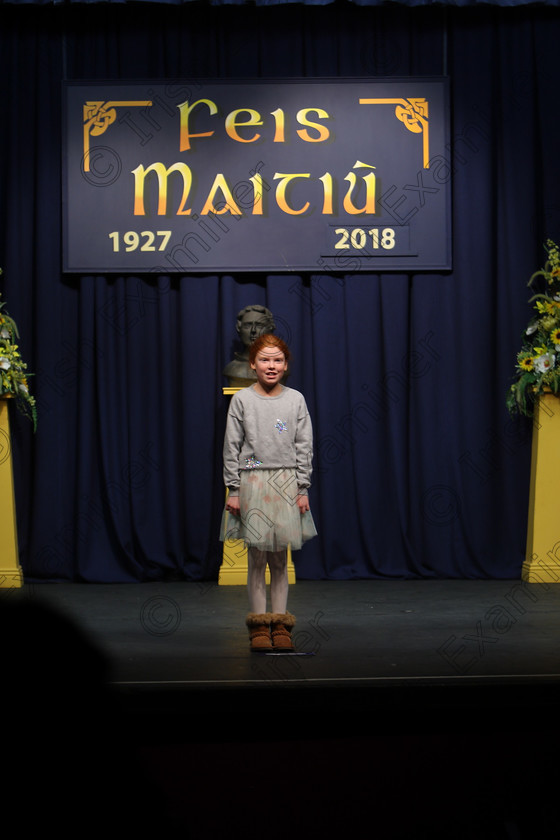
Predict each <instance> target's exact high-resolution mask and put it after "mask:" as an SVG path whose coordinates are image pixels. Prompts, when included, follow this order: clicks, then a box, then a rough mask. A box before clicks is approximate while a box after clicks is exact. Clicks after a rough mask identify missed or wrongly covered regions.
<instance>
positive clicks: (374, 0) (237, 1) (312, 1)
mask: <svg viewBox="0 0 560 840" xmlns="http://www.w3.org/2000/svg"><path fill="white" fill-rule="evenodd" d="M194 2H197V3H198V2H199V0H0V5H1V4H2V3H6V4H9V5H18V6H22V5H27V6H29V5H33V6H64V5H73V6H76V5H80V6H85V5H88V6H91V5H95V4H99V3H103V4H104V5H113V6H115V5H118V6H122V5H124V4H128V5H129V6H132V5H135V4H138V3H150V4H155V5H160V6H161V5H164V6H184V5H186V4H188V3H194ZM336 2H338V0H206V4H207V5H209V6H245V5H247V4H248V3H251V4H254V5H255V6H284V5H294V4H297V5H303V6H328V5H330V4H332V3H336ZM347 2H349V3H355V4H356V5H357V6H386V5H387V3H388V2H390V3H391V4H392V5H400V6H414V7H418V6H429V7H433V6H434V5H438V6H460V7H466V6H507V7H509V8H512V7H518V6H531V5H539V6H558V5H560V0H347Z"/></svg>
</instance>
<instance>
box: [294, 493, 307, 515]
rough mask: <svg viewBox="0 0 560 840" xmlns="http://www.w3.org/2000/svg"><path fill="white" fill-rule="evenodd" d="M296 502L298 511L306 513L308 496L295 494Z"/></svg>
mask: <svg viewBox="0 0 560 840" xmlns="http://www.w3.org/2000/svg"><path fill="white" fill-rule="evenodd" d="M296 504H297V506H298V508H299V512H300V513H307V511H308V510H309V497H308V496H296Z"/></svg>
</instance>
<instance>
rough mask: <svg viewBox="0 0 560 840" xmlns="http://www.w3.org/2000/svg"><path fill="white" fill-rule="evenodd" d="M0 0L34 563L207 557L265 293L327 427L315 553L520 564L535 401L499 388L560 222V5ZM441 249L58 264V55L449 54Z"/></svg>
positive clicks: (387, 60) (293, 379)
mask: <svg viewBox="0 0 560 840" xmlns="http://www.w3.org/2000/svg"><path fill="white" fill-rule="evenodd" d="M77 5H78V4H72V3H70V4H64V5H60V4H57V6H56V7H55V8H52V6H50V7H47V6H40V5H37V6H35V7H34V8H29V7H28V8H25V9H19V8H17V7H16V6H15V5H9V4H2V6H0V24H1V26H0V69H1V78H2V89H3V101H4V104H5V108H6V120H5V126H4V130H3V132H2V135H1V136H0V265H1V266H2V268H3V270H4V274H3V276H2V278H1V282H2V296H3V299H4V300H6V301H7V305H8V310H9V312H10V314H11V315H12V316H13V317H14V318H15V319H16V321H17V322H18V325H19V327H20V333H21V340H20V350H21V352H22V354H23V356H24V358H25V359H26V361H27V362H28V365H29V369H30V370H31V371H33V372H34V373H35V376H34V378H33V379H32V380H31V387H32V389H33V392H34V393H35V394H36V396H37V400H38V408H39V428H38V432H37V434H36V436H33V435H32V433H31V430H30V428H29V424H27V422H26V421H25V420H22V419H20V418H19V417H18V416H17V415H13V437H14V441H13V445H14V462H15V465H16V490H17V510H18V525H19V539H20V549H21V558H22V564H23V567H24V572H25V574H26V576H27V579H28V580H73V581H87V582H127V581H148V580H174V579H178V580H192V581H209V580H215V579H216V578H217V575H218V569H219V565H220V562H221V544H220V543H219V542H218V532H219V522H220V516H221V510H222V506H223V496H224V489H223V484H222V477H221V447H222V439H223V431H224V425H225V416H226V410H227V398H226V397H224V396H223V394H222V387H223V385H225V384H226V383H225V380H224V379H223V377H222V373H221V372H222V369H223V367H224V366H225V365H226V363H227V362H228V361H229V360H230V358H231V357H232V353H233V352H234V350H235V349H236V348H237V347H238V344H237V336H236V332H235V317H236V314H237V312H238V311H239V310H240V309H242V308H243V307H244V306H246V305H248V304H253V303H260V304H264V305H266V306H268V307H269V308H270V309H271V310H272V312H273V313H274V315H275V316H276V318H277V324H278V329H277V332H278V333H279V334H280V335H281V336H282V337H283V338H285V339H286V340H287V341H288V343H289V344H290V346H291V348H292V352H293V355H294V361H293V365H292V370H291V373H290V380H289V384H290V385H291V386H292V387H294V388H297V389H299V390H301V391H302V392H303V393H304V395H305V396H306V398H307V401H308V404H309V408H310V411H311V414H312V419H313V422H314V430H315V461H314V467H315V472H314V481H313V487H312V490H311V504H312V509H313V512H314V516H315V519H316V522H317V525H318V530H319V534H320V535H319V537H318V538H317V539H315V540H313V541H311V542H310V543H309V544H308V545H307V546H306V547H305V548H304V550H303V551H301V552H299V553H298V554H299V556H297V555H296V557H295V561H296V569H297V574H298V576H299V577H300V578H301V579H305V578H308V579H321V578H324V579H331V580H342V579H352V578H424V577H425V578H434V577H440V578H441V577H450V578H484V577H487V578H488V577H490V578H503V579H506V578H518V577H519V575H520V569H521V564H522V561H523V559H524V558H523V555H524V543H525V534H526V524H527V523H526V517H527V502H528V480H529V460H530V439H531V424H530V423H529V422H528V421H527V422H525V421H522V420H513V419H511V418H509V416H508V415H507V413H506V411H505V407H504V402H505V394H506V391H507V388H508V386H509V382H510V380H511V377H512V376H513V371H514V364H515V356H516V353H517V350H518V349H519V345H520V336H521V332H522V330H523V329H524V326H525V325H526V322H527V320H528V316H529V311H530V310H529V307H528V305H527V298H528V296H529V295H528V290H527V288H526V282H527V280H528V278H529V276H530V275H531V274H532V272H533V271H534V270H536V268H538V267H540V265H541V264H542V262H543V259H544V250H543V248H542V243H543V242H544V240H545V239H546V238H547V237H548V236H550V237H552V238H557V237H558V227H559V225H560V213H559V211H558V200H557V195H558V188H559V186H560V184H559V180H560V175H559V172H558V168H557V162H556V138H557V137H558V128H559V126H558V122H559V116H558V113H557V109H555V108H552V107H549V105H550V103H554V102H555V101H556V77H557V71H556V66H555V61H556V58H555V57H556V42H557V40H558V35H559V31H560V24H559V17H558V13H557V12H556V10H554V9H550V8H548V9H547V8H544V7H543V6H539V7H530V8H529V7H526V8H523V9H507V10H506V9H498V8H496V7H493V8H490V7H485V8H476V9H457V8H448V9H444V8H443V7H441V6H437V7H435V6H430V8H422V9H406V10H403V8H402V7H397V6H393V5H391V6H383V7H380V8H375V9H373V8H367V7H363V6H360V5H358V4H341V3H332V4H328V5H325V6H317V7H315V6H306V5H303V4H294V5H275V6H271V7H270V8H263V7H262V6H258V5H243V6H239V7H233V6H223V7H217V6H211V5H206V4H199V14H198V15H197V16H196V17H193V16H192V14H191V13H190V8H191V6H190V4H184V5H178V4H176V5H168V6H164V5H155V4H138V5H136V6H135V7H134V8H133V7H132V6H131V5H130V4H126V3H122V4H110V5H108V4H104V5H97V4H90V5H89V6H87V7H83V8H81V9H78V8H77ZM442 73H448V74H449V77H450V80H451V97H452V146H451V148H450V149H449V150H448V155H449V166H450V168H451V169H452V170H453V251H454V253H453V261H454V262H453V271H451V272H447V273H433V274H430V273H418V274H398V273H397V274H385V275H383V274H382V275H375V274H343V273H339V274H337V273H318V274H312V275H302V276H300V275H294V274H285V275H253V274H251V275H250V276H239V275H233V276H229V275H208V276H207V275H200V276H198V275H185V276H177V275H174V276H172V277H169V276H160V277H154V276H152V275H150V276H144V275H140V276H91V277H90V276H87V277H86V276H84V277H82V276H73V275H68V276H66V275H63V274H62V273H61V261H60V239H61V213H60V203H61V187H60V183H61V159H60V155H61V153H60V149H61V121H62V113H61V81H62V80H63V79H64V78H66V79H107V78H115V79H135V78H138V79H140V78H147V77H149V78H154V79H172V80H174V81H176V80H185V81H187V80H196V78H198V77H201V78H202V77H216V78H236V77H243V76H249V77H276V78H282V77H306V76H309V77H311V76H319V75H322V76H328V75H335V76H344V75H346V76H363V75H391V76H406V75H423V76H426V75H440V74H442Z"/></svg>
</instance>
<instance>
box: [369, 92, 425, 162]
mask: <svg viewBox="0 0 560 840" xmlns="http://www.w3.org/2000/svg"><path fill="white" fill-rule="evenodd" d="M360 105H396V106H397V107H396V108H395V116H396V118H397V119H398V120H400V121H401V122H402V123H403V124H404V125H405V127H406V128H407V129H408V130H409V131H412V132H413V134H422V135H423V139H422V166H423V168H424V169H429V168H430V126H429V121H428V100H427V99H423V98H417V99H401V98H399V99H360Z"/></svg>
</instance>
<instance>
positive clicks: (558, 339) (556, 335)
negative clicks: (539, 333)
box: [550, 329, 560, 344]
mask: <svg viewBox="0 0 560 840" xmlns="http://www.w3.org/2000/svg"><path fill="white" fill-rule="evenodd" d="M550 338H551V339H552V343H553V344H560V329H555V330H552V332H551V333H550Z"/></svg>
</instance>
